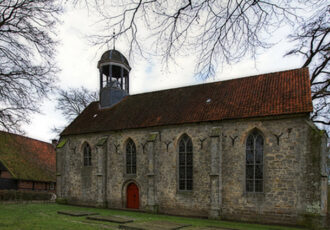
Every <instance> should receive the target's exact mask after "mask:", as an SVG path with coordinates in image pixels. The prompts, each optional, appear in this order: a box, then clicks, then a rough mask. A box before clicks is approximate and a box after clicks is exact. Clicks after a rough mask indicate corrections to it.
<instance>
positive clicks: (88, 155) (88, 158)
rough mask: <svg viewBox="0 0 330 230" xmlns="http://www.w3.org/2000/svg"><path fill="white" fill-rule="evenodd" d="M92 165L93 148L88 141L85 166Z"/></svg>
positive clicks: (85, 147) (85, 146) (85, 150)
mask: <svg viewBox="0 0 330 230" xmlns="http://www.w3.org/2000/svg"><path fill="white" fill-rule="evenodd" d="M91 165H92V150H91V147H90V146H89V144H88V143H85V145H84V166H91Z"/></svg>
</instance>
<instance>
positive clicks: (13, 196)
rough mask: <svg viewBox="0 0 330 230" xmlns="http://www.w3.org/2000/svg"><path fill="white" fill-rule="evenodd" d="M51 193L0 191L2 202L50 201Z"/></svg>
mask: <svg viewBox="0 0 330 230" xmlns="http://www.w3.org/2000/svg"><path fill="white" fill-rule="evenodd" d="M51 198H52V194H51V193H47V192H37V191H21V190H0V201H16V200H18V201H22V200H50V199H51Z"/></svg>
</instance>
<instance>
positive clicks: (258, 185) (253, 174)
mask: <svg viewBox="0 0 330 230" xmlns="http://www.w3.org/2000/svg"><path fill="white" fill-rule="evenodd" d="M263 155H264V138H263V137H262V135H261V134H260V133H259V132H258V131H257V130H254V131H253V132H252V133H251V134H250V135H249V136H248V138H247V140H246V172H245V174H246V192H263Z"/></svg>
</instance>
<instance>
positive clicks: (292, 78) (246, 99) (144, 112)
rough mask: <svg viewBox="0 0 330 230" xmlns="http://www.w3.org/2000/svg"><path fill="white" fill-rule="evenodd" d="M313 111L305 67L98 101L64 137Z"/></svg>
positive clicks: (92, 104) (70, 127)
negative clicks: (113, 101) (115, 100)
mask: <svg viewBox="0 0 330 230" xmlns="http://www.w3.org/2000/svg"><path fill="white" fill-rule="evenodd" d="M208 99H210V102H207V101H208ZM312 110H313V107H312V99H311V90H310V82H309V72H308V68H302V69H294V70H288V71H283V72H276V73H269V74H261V75H257V76H251V77H245V78H240V79H233V80H227V81H220V82H214V83H207V84H201V85H194V86H188V87H182V88H176V89H168V90H162V91H155V92H150V93H143V94H136V95H130V96H127V97H125V98H124V99H123V100H122V101H121V102H120V103H118V104H116V105H114V106H113V107H110V108H106V109H100V107H99V103H98V102H93V103H91V104H90V105H89V106H88V107H87V108H86V109H85V110H84V111H83V112H82V113H81V114H80V115H79V116H78V117H77V118H76V119H75V120H74V121H73V122H72V123H71V124H70V125H69V126H68V127H67V128H66V129H65V130H64V131H63V132H62V134H61V135H62V136H64V135H70V134H81V133H92V132H103V131H109V130H122V129H132V128H144V127H152V126H160V125H174V124H183V123H193V122H203V121H220V120H224V119H236V118H249V117H263V116H272V115H284V114H295V113H308V112H311V111H312Z"/></svg>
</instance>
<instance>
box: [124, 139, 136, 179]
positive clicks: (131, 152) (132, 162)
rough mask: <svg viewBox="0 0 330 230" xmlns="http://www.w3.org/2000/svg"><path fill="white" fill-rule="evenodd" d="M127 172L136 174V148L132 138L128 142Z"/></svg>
mask: <svg viewBox="0 0 330 230" xmlns="http://www.w3.org/2000/svg"><path fill="white" fill-rule="evenodd" d="M126 173H127V174H136V148H135V144H134V142H133V140H132V139H129V140H128V142H127V144H126Z"/></svg>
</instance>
